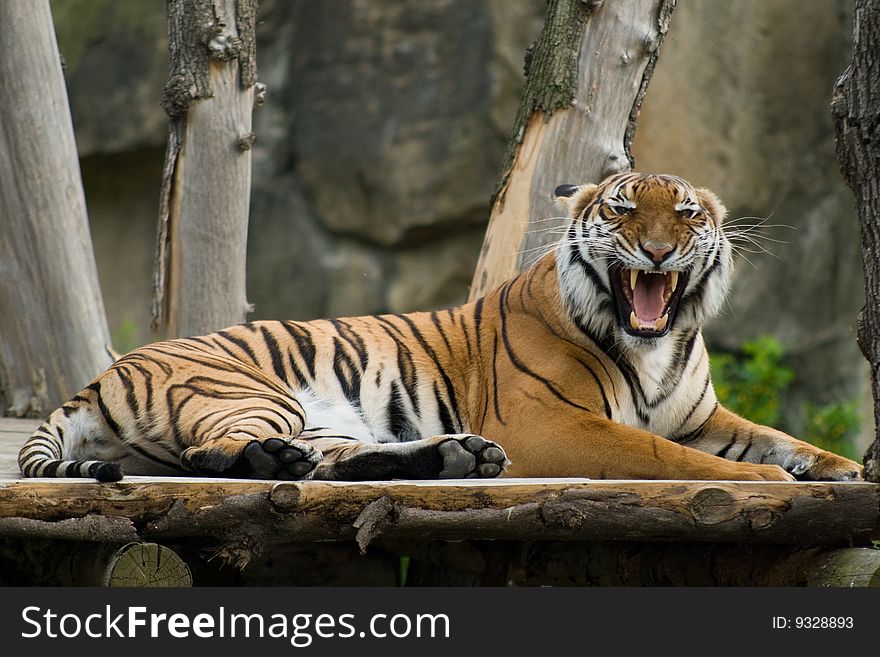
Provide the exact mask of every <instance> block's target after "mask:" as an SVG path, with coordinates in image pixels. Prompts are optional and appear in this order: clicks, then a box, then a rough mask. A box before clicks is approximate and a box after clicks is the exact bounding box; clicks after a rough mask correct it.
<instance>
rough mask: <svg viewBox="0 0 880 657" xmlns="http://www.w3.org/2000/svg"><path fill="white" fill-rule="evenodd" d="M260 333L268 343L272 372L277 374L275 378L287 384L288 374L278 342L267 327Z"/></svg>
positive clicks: (261, 329)
mask: <svg viewBox="0 0 880 657" xmlns="http://www.w3.org/2000/svg"><path fill="white" fill-rule="evenodd" d="M260 333H261V335H262V336H263V342H265V343H266V349H268V350H269V356H270V357H271V358H272V370H273V371H274V372H275V376H277V377H278V378H279V379H281V380H282V381H284V382H285V383H287V373H286V372H285V371H284V361H283V360H282V358H281V348H280V347H279V346H278V340H276V339H275V336H273V335H272V334H271V333H270V332H269V330H268V329H267V328H266V327H265V326H261V327H260Z"/></svg>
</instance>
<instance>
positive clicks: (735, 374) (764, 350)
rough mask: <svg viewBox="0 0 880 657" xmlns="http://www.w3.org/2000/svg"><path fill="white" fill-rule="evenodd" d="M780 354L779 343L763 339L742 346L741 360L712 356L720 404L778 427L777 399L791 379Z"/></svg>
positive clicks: (758, 421) (767, 338) (752, 419)
mask: <svg viewBox="0 0 880 657" xmlns="http://www.w3.org/2000/svg"><path fill="white" fill-rule="evenodd" d="M782 354H783V349H782V344H781V343H780V342H779V341H778V340H776V339H775V338H772V337H770V336H762V337H759V338H756V339H755V340H751V341H749V342H745V343H743V346H742V355H741V356H734V355H733V354H718V355H716V356H712V357H711V367H712V383H713V385H714V386H715V394H716V395H717V396H718V399H719V400H720V401H721V403H722V404H724V405H725V406H726V407H727V408H729V409H730V410H732V411H733V412H734V413H738V414H739V415H742V416H743V417H746V418H748V419H750V420H751V421H752V422H757V423H758V424H766V425H770V426H774V425H777V424H778V423H779V404H780V398H781V397H782V394H783V393H784V392H785V390H786V389H787V388H788V386H789V384H790V383H791V381H792V379H793V378H794V373H793V372H792V371H791V370H790V369H788V368H786V367H784V366H783V365H782Z"/></svg>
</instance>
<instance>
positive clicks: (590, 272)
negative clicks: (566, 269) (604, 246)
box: [568, 247, 611, 297]
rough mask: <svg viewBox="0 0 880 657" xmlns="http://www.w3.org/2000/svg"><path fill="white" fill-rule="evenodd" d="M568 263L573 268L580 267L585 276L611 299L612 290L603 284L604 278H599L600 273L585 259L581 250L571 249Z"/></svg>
mask: <svg viewBox="0 0 880 657" xmlns="http://www.w3.org/2000/svg"><path fill="white" fill-rule="evenodd" d="M568 263H569V264H570V265H572V266H574V265H579V266H580V268H581V270H582V271H583V272H584V275H585V276H586V277H587V278H589V279H590V281H591V282H592V283H593V285H595V286H596V287H597V288H599V291H600V292H602V293H603V294H604V295H606V296H608V297H610V296H611V290H609V289H608V287H607V286H606V285H605V283H604V282H602V278H601V277H600V276H599V272H597V271H596V270H595V269H594V268H593V265H591V264H590V263H589V262H587V261H586V260H585V259H584V257H583V256H582V255H581V250H580V249H578V248H575V247H570V249H569V257H568Z"/></svg>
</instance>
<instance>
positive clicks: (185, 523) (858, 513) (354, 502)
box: [0, 478, 880, 567]
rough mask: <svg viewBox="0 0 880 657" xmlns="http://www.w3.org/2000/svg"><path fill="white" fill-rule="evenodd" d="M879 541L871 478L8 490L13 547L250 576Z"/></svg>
mask: <svg viewBox="0 0 880 657" xmlns="http://www.w3.org/2000/svg"><path fill="white" fill-rule="evenodd" d="M878 531H880V487H878V486H876V485H874V484H869V483H865V482H845V483H841V482H827V483H826V482H822V483H802V482H798V483H780V482H729V481H728V482H723V481H718V482H704V481H699V482H694V481H589V480H565V479H562V480H560V479H555V480H554V479H522V480H517V479H499V480H496V481H488V482H487V481H480V482H472V481H470V480H458V481H445V482H431V481H420V482H412V481H392V482H381V483H376V482H363V483H355V482H353V483H343V482H321V481H307V482H280V483H274V482H260V481H249V480H242V481H234V480H211V479H201V478H192V479H185V478H162V480H161V481H158V479H144V480H143V481H141V480H123V481H121V482H119V483H118V484H114V485H112V486H108V485H106V484H97V483H94V482H87V481H70V480H67V481H57V482H56V481H53V482H48V483H47V482H45V481H38V480H28V479H25V480H17V481H11V482H6V483H0V538H9V539H22V538H31V539H33V538H43V539H63V540H92V541H94V540H100V541H102V542H110V541H113V542H130V541H158V542H162V543H168V542H172V541H185V540H190V539H200V540H204V539H207V538H214V539H216V540H217V541H218V542H219V543H220V545H219V546H218V549H217V555H218V556H220V557H221V558H222V559H223V560H225V561H227V562H229V563H232V564H236V565H238V566H240V567H243V566H244V565H246V564H247V563H248V562H249V561H250V560H251V559H252V558H253V556H254V555H256V554H259V553H260V551H261V550H262V548H263V547H264V546H267V545H274V544H279V543H285V542H290V541H301V542H302V541H356V542H357V543H358V547H359V548H360V549H361V550H362V551H365V550H368V549H369V546H370V544H371V543H373V542H374V541H377V540H380V541H385V540H429V539H430V540H448V541H461V540H477V539H482V540H499V541H503V540H507V541H548V540H568V541H578V540H579V541H627V540H628V541H638V542H658V541H659V542H666V541H685V542H688V541H689V542H731V543H765V544H768V543H769V544H787V545H831V546H841V545H856V546H857V545H865V544H868V543H869V542H870V538H871V537H872V536H877V535H878Z"/></svg>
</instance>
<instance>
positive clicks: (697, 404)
mask: <svg viewBox="0 0 880 657" xmlns="http://www.w3.org/2000/svg"><path fill="white" fill-rule="evenodd" d="M711 381H712V377H711V376H710V375H709V374H708V373H707V374H706V380H705V381H703V391H702V392H701V393H700V396H699V398H698V399H697V401H696V402H694V404H693V406H691V410H690V411H688V414H687V415H686V416H685V418H684V420H682V422H681V424H680V425H678V429H679V431H681V429H682V428H684V425H686V424H687V423H688V421H690V419H691V417H693V415H694V413H695V412H696V411H697V409H698V408H699V407H700V404H702V403H703V399H705V397H706V392H708V390H709V384H710V383H711ZM676 433H677V432H676Z"/></svg>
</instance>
